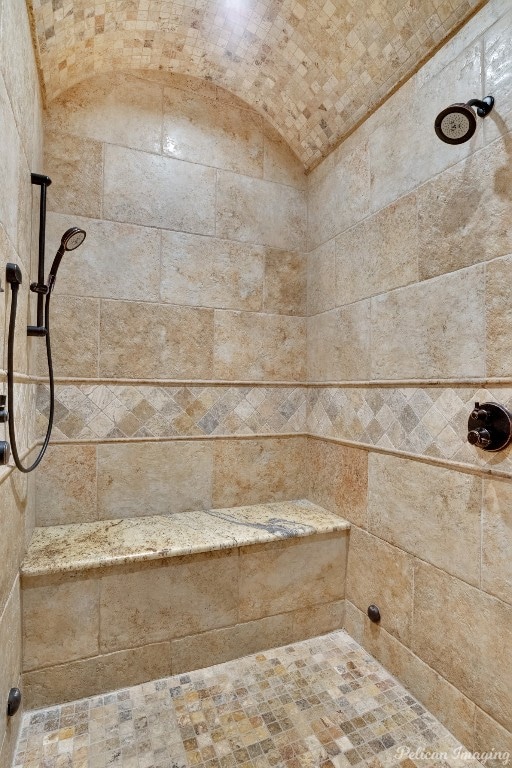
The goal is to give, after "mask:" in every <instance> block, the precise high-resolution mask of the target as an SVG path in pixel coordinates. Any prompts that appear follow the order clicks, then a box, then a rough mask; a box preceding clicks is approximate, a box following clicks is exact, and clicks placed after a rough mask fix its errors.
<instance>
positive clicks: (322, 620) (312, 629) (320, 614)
mask: <svg viewBox="0 0 512 768" xmlns="http://www.w3.org/2000/svg"><path fill="white" fill-rule="evenodd" d="M292 617H293V638H294V639H293V642H296V641H297V640H305V639H306V638H308V637H317V636H318V635H325V634H326V633H327V632H333V631H334V630H336V629H341V628H342V627H343V624H344V623H345V600H336V601H335V602H334V603H326V604H325V605H312V606H309V607H308V608H302V609H300V610H298V611H294V612H293V614H292Z"/></svg>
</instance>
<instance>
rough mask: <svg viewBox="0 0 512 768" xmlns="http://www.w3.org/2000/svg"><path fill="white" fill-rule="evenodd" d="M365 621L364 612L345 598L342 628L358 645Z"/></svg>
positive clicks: (361, 639)
mask: <svg viewBox="0 0 512 768" xmlns="http://www.w3.org/2000/svg"><path fill="white" fill-rule="evenodd" d="M349 546H350V542H349ZM365 621H366V618H365V614H364V613H363V612H362V611H360V610H359V608H356V606H355V605H354V604H353V603H351V602H350V600H345V624H344V627H343V628H344V630H345V631H346V632H348V634H349V635H350V637H352V638H353V639H354V640H355V641H356V643H359V645H362V644H363V638H364V625H365Z"/></svg>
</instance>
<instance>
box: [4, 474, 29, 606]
mask: <svg viewBox="0 0 512 768" xmlns="http://www.w3.org/2000/svg"><path fill="white" fill-rule="evenodd" d="M20 491H21V492H20ZM27 504H28V500H27V495H26V491H25V492H24V489H23V485H22V481H20V480H19V479H18V478H16V477H14V476H13V474H11V475H9V477H8V478H7V479H6V480H4V481H3V483H1V484H0V530H1V531H2V535H1V536H0V562H1V563H2V567H1V568H0V615H1V613H2V611H3V610H4V607H5V604H6V602H7V599H8V597H9V594H10V592H11V589H12V586H13V584H14V581H15V579H16V577H17V575H18V570H19V566H20V563H21V560H22V558H23V554H24V552H25V519H24V518H25V514H26V509H27Z"/></svg>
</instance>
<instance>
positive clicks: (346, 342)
mask: <svg viewBox="0 0 512 768" xmlns="http://www.w3.org/2000/svg"><path fill="white" fill-rule="evenodd" d="M369 378H370V302H369V301H360V302H358V303H356V304H351V305H350V306H349V307H342V308H341V309H333V310H331V311H330V312H324V313H323V314H321V315H315V316H314V317H310V318H309V319H308V379H309V380H310V381H354V380H356V381H357V380H364V379H369Z"/></svg>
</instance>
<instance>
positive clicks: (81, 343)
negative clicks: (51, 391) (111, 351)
mask: <svg viewBox="0 0 512 768" xmlns="http://www.w3.org/2000/svg"><path fill="white" fill-rule="evenodd" d="M126 332H127V329H126V328H125V333H126ZM99 337H100V303H99V301H98V299H86V298H83V297H79V298H75V297H74V296H57V294H55V296H54V298H53V301H52V355H53V367H54V371H55V375H56V376H85V377H89V376H97V375H98V344H99ZM35 369H36V373H38V374H39V375H42V376H46V375H47V373H48V366H47V362H46V349H45V345H44V343H43V344H41V343H40V344H39V345H38V348H37V358H36V365H35Z"/></svg>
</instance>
